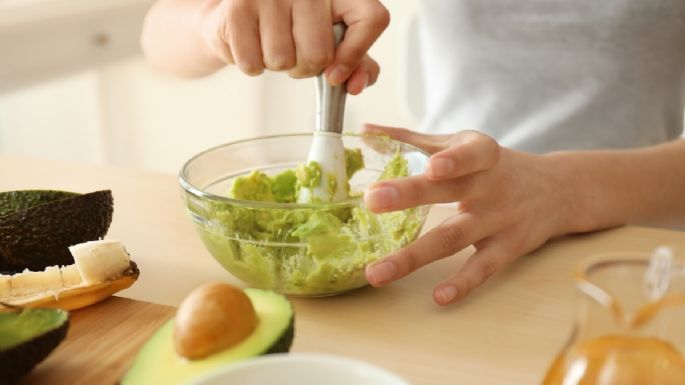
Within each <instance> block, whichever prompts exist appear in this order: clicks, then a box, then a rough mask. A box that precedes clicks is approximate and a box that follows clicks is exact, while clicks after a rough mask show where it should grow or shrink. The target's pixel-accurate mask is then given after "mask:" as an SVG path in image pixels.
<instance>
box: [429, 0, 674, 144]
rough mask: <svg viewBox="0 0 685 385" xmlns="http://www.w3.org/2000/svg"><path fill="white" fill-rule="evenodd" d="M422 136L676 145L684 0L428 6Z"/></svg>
mask: <svg viewBox="0 0 685 385" xmlns="http://www.w3.org/2000/svg"><path fill="white" fill-rule="evenodd" d="M422 5H423V10H422V16H423V17H422V19H421V23H420V25H421V27H420V28H421V29H420V31H421V37H420V42H421V48H420V49H421V62H422V68H423V69H424V75H423V76H424V77H423V82H424V86H425V94H426V95H425V96H426V100H425V103H426V105H425V108H424V109H425V111H426V119H425V121H424V123H423V125H422V129H423V130H424V131H426V132H431V133H452V132H455V131H458V130H462V129H477V130H480V131H483V132H485V133H487V134H489V135H491V136H492V137H494V138H496V139H497V140H498V141H499V142H500V143H501V144H502V145H504V146H507V147H512V148H516V149H520V150H525V151H532V152H546V151H552V150H558V149H589V148H627V147H635V146H645V145H651V144H655V143H660V142H664V141H667V140H670V139H674V138H677V137H678V136H680V134H681V133H682V129H683V119H684V115H683V109H684V106H685V0H422Z"/></svg>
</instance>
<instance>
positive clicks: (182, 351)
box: [174, 283, 257, 360]
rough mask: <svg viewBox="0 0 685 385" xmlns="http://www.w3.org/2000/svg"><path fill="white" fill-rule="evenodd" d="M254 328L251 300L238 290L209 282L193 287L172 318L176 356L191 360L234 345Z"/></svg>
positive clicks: (255, 318)
mask: <svg viewBox="0 0 685 385" xmlns="http://www.w3.org/2000/svg"><path fill="white" fill-rule="evenodd" d="M256 327H257V315H256V314H255V311H254V308H253V307H252V302H251V301H250V299H249V298H248V297H247V295H245V292H243V291H242V290H241V289H239V288H237V287H234V286H231V285H228V284H225V283H212V284H207V285H204V286H200V287H198V288H197V289H195V290H193V291H192V292H191V293H190V294H189V295H188V296H187V297H186V298H185V299H184V300H183V302H182V303H181V306H180V307H179V308H178V311H177V312H176V319H175V320H174V346H175V348H176V353H178V355H180V356H182V357H185V358H188V359H191V360H195V359H200V358H204V357H207V356H208V355H210V354H213V353H216V352H219V351H222V350H224V349H227V348H229V347H231V346H234V345H236V344H238V343H240V342H241V341H243V340H244V339H245V338H247V337H248V336H249V335H250V334H252V332H253V331H254V330H255V328H256Z"/></svg>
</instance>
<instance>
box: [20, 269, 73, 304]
mask: <svg viewBox="0 0 685 385" xmlns="http://www.w3.org/2000/svg"><path fill="white" fill-rule="evenodd" d="M61 288H62V275H61V274H60V270H59V267H57V266H50V267H47V268H46V269H45V271H29V270H24V271H23V272H22V273H19V274H14V275H12V276H10V296H12V297H19V296H24V295H29V294H34V293H39V292H45V291H57V290H59V289H61Z"/></svg>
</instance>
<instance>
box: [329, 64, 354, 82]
mask: <svg viewBox="0 0 685 385" xmlns="http://www.w3.org/2000/svg"><path fill="white" fill-rule="evenodd" d="M348 72H349V69H348V68H347V66H345V65H342V64H338V65H337V66H335V68H333V71H331V75H330V76H329V77H328V80H329V81H330V82H331V83H333V84H342V83H343V82H344V81H345V79H347V74H348Z"/></svg>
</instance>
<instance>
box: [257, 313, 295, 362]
mask: <svg viewBox="0 0 685 385" xmlns="http://www.w3.org/2000/svg"><path fill="white" fill-rule="evenodd" d="M294 319H295V318H294V317H292V318H290V323H288V327H287V328H286V329H285V331H284V332H283V334H282V335H281V338H279V339H278V341H276V342H274V344H273V345H271V347H269V349H267V350H266V351H265V352H264V353H263V354H273V353H288V352H289V351H290V347H291V346H292V344H293V339H294V338H295V323H294V322H293V320H294Z"/></svg>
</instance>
